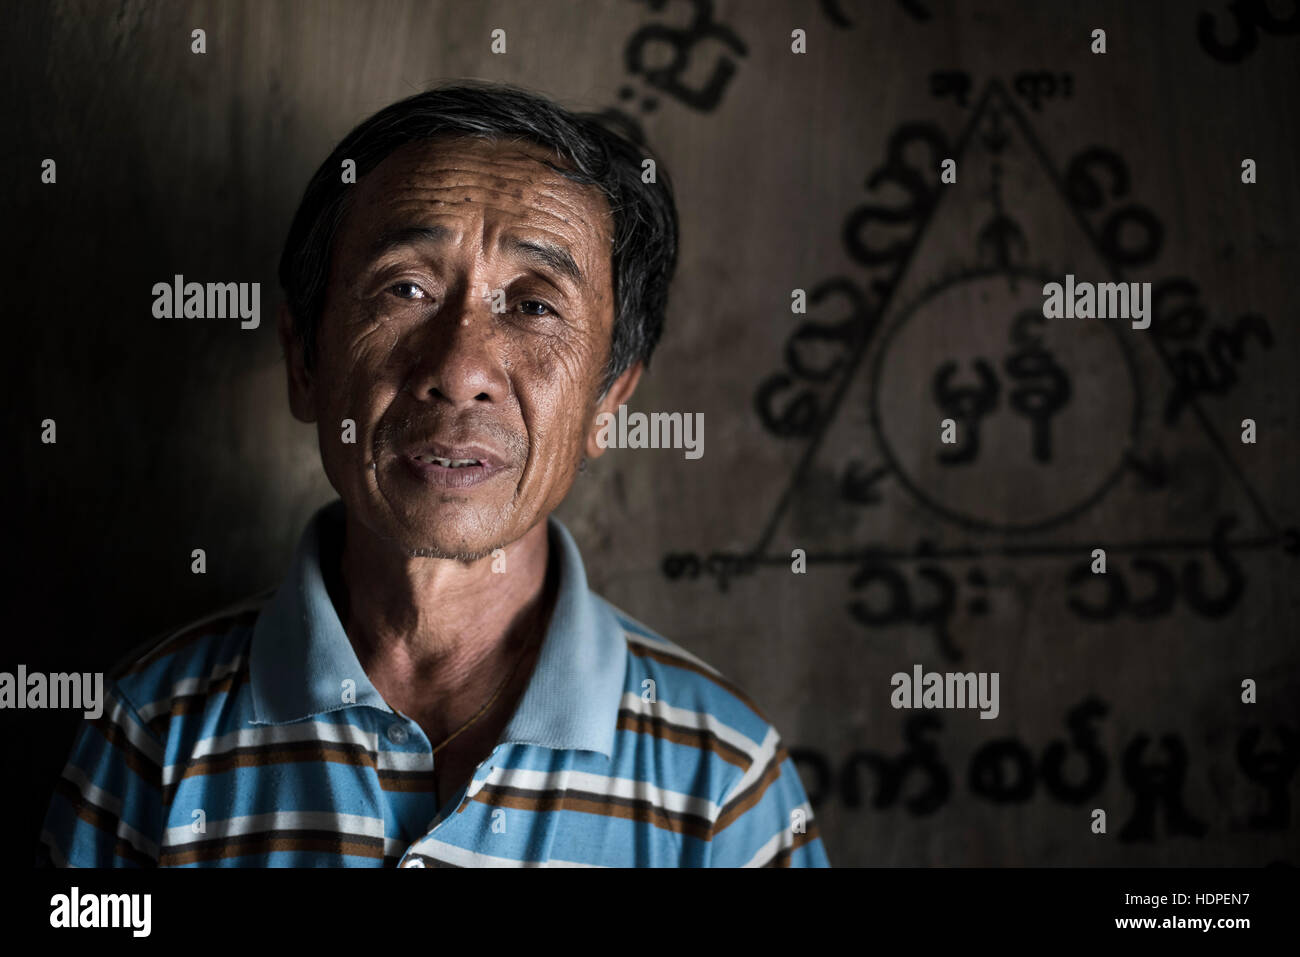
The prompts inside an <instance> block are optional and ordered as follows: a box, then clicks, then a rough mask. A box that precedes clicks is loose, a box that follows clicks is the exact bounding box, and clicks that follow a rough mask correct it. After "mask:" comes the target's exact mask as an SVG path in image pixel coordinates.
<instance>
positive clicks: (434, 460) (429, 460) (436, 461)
mask: <svg viewBox="0 0 1300 957" xmlns="http://www.w3.org/2000/svg"><path fill="white" fill-rule="evenodd" d="M412 458H413V459H415V461H417V462H424V463H426V464H428V465H441V466H442V467H443V468H445V469H463V468H466V467H468V466H472V465H482V464H483V463H482V462H481V461H480V460H479V459H444V458H441V457H440V456H437V455H424V454H417V455H413V456H412Z"/></svg>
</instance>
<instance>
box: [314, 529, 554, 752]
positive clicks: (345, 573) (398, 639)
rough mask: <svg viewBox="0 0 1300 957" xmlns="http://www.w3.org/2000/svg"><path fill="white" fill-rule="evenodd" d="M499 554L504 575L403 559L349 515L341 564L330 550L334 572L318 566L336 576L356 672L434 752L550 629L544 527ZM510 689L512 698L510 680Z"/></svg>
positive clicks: (485, 565)
mask: <svg viewBox="0 0 1300 957" xmlns="http://www.w3.org/2000/svg"><path fill="white" fill-rule="evenodd" d="M504 551H505V565H504V567H505V568H506V569H507V571H506V572H504V573H499V572H494V571H493V570H492V569H493V565H494V561H495V560H494V559H493V557H492V556H487V557H485V558H482V559H480V560H478V561H476V562H460V561H455V560H452V559H437V558H412V557H410V556H408V555H405V554H403V553H401V552H400V551H397V550H396V549H394V548H393V547H392V545H391V544H390V543H387V542H384V541H381V540H378V539H376V537H375V536H374V535H373V534H372V533H371V532H370V531H369V530H368V529H366V528H365V527H364V526H362V525H361V524H360V523H359V522H356V521H355V520H354V519H353V517H352V516H351V515H350V514H349V515H348V516H347V519H346V526H345V529H344V531H343V541H342V543H341V554H340V551H339V550H337V545H336V550H334V551H333V552H332V554H333V555H335V556H338V558H337V564H334V562H333V561H330V562H327V564H328V565H330V566H332V568H333V569H334V570H335V571H336V575H335V577H334V580H333V582H332V583H331V584H330V592H331V598H332V599H333V600H334V603H335V607H336V609H337V610H338V612H339V618H340V620H341V621H342V622H343V627H344V630H345V631H346V633H347V635H348V638H349V639H350V640H351V642H352V646H353V648H354V649H355V650H356V654H357V659H358V661H359V662H360V663H361V667H362V669H363V670H364V671H365V672H366V675H367V677H368V678H369V679H370V681H371V683H372V684H373V685H374V686H375V688H376V690H378V691H379V693H380V694H381V695H383V697H384V699H385V700H386V701H387V702H388V704H389V705H390V706H391V707H393V708H395V709H397V710H398V711H401V712H403V713H405V714H408V715H410V716H411V717H412V718H414V719H415V720H416V721H418V722H419V723H420V724H421V725H422V726H423V727H424V728H425V731H426V733H428V734H429V736H430V739H431V742H432V743H433V744H434V745H437V744H438V743H439V742H440V741H441V739H442V738H445V737H446V736H447V735H449V734H451V733H452V732H453V731H455V730H456V729H457V728H458V727H460V725H461V724H462V723H463V722H464V721H466V720H467V719H469V718H470V717H471V716H472V715H474V714H475V713H476V712H477V711H478V709H479V708H481V707H482V706H483V704H484V703H485V702H486V701H487V700H488V699H489V698H490V697H491V695H492V693H493V691H494V690H495V689H497V688H498V686H499V685H500V684H501V682H502V681H503V680H504V679H505V678H506V677H507V675H509V674H510V672H511V669H512V667H513V666H515V665H516V663H517V662H518V661H519V660H520V657H521V655H522V654H523V653H525V652H528V654H529V657H531V656H532V653H533V652H535V650H536V646H537V645H538V644H539V643H540V641H541V638H542V634H543V633H544V631H545V629H546V626H547V623H548V622H549V619H550V611H551V605H552V604H553V602H554V598H555V592H556V588H555V585H556V578H557V575H556V574H555V572H556V571H557V569H551V572H552V574H551V575H549V576H548V574H547V572H548V566H550V565H552V564H553V563H552V562H551V561H550V556H549V542H548V538H547V522H546V521H545V520H542V521H540V522H538V523H537V524H536V525H535V526H534V527H533V528H532V529H530V530H529V531H528V532H527V533H525V534H524V535H523V536H522V537H521V538H519V539H518V540H516V541H514V542H512V543H511V544H509V545H506V546H504ZM327 553H328V550H327ZM496 564H497V567H501V565H500V563H499V562H496ZM327 574H328V573H327ZM548 585H549V587H548ZM516 678H518V675H516ZM511 684H512V685H514V686H516V687H515V688H513V689H507V690H512V692H513V694H514V695H515V696H517V694H518V692H519V690H521V689H520V688H519V687H518V685H519V682H518V680H515V681H512V682H511ZM505 697H509V696H508V695H507V696H505ZM512 700H513V699H512ZM485 717H486V716H485ZM499 722H500V717H499V716H498V721H495V722H494V723H499Z"/></svg>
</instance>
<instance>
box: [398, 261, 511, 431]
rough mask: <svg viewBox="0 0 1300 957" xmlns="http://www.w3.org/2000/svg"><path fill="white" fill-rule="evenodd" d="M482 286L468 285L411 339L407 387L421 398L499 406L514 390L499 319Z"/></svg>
mask: <svg viewBox="0 0 1300 957" xmlns="http://www.w3.org/2000/svg"><path fill="white" fill-rule="evenodd" d="M481 293H482V286H481V284H480V286H479V287H477V288H475V287H473V286H471V285H470V284H468V283H466V284H465V285H464V286H463V287H462V288H460V289H459V290H458V291H457V292H455V293H454V294H453V295H450V296H449V297H448V298H447V300H446V301H445V302H444V303H443V306H442V308H440V309H439V310H438V311H437V312H436V313H435V314H434V315H433V316H431V317H430V318H429V319H428V320H427V321H426V322H425V323H424V324H423V325H422V327H421V328H420V329H418V330H416V331H415V332H414V333H413V336H412V340H413V341H412V342H411V343H410V347H411V349H412V350H413V354H414V366H413V372H412V375H411V379H410V383H409V386H408V388H409V389H410V391H411V392H412V393H413V394H414V395H415V397H416V398H417V399H420V400H422V401H425V400H437V399H442V400H445V401H448V402H451V403H453V404H455V405H466V404H473V403H475V402H500V401H501V400H502V399H504V398H505V397H506V396H507V395H508V394H509V391H510V384H509V380H508V379H507V377H506V371H505V364H504V362H503V361H502V360H503V358H504V357H503V356H502V354H501V350H502V348H503V347H504V344H505V338H504V337H503V336H501V335H500V334H499V333H498V330H497V327H496V319H497V317H496V316H495V315H494V314H493V313H492V309H491V305H490V303H489V301H488V300H487V299H486V298H485V297H484V296H483V295H481Z"/></svg>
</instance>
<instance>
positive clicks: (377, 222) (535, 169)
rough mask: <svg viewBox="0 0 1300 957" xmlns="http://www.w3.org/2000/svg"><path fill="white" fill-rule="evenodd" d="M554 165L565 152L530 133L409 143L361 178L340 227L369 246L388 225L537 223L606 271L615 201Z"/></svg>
mask: <svg viewBox="0 0 1300 957" xmlns="http://www.w3.org/2000/svg"><path fill="white" fill-rule="evenodd" d="M548 164H550V165H548ZM555 166H561V167H562V166H563V163H562V160H561V159H560V157H558V156H557V155H555V153H554V152H553V151H551V150H548V149H546V148H545V147H543V146H541V145H539V144H536V143H532V142H528V141H520V140H507V139H488V138H483V137H468V136H454V137H452V136H448V137H439V138H436V139H431V140H422V141H420V142H416V143H408V144H407V145H405V146H403V147H401V148H399V149H398V150H396V151H394V152H393V153H392V154H391V155H389V156H388V157H386V158H385V159H384V160H383V161H382V162H381V163H380V164H379V165H378V166H376V167H375V168H374V169H373V170H371V171H370V172H369V173H368V174H366V175H365V176H363V177H362V178H361V180H360V181H359V182H358V183H357V185H356V187H355V190H356V192H355V193H354V194H353V195H352V196H351V202H350V203H349V206H348V211H347V213H346V215H345V217H344V221H343V225H342V229H341V233H342V234H343V235H346V236H347V242H348V245H350V246H351V245H354V244H359V245H357V246H355V247H354V248H364V246H365V244H367V243H368V242H370V241H372V240H373V239H374V238H375V237H376V236H378V235H381V234H382V233H383V232H384V231H385V230H390V229H392V228H394V227H397V228H402V227H407V226H412V225H435V224H441V225H450V226H452V227H453V228H456V229H459V230H461V231H465V230H472V229H475V228H479V227H481V228H482V229H483V230H484V231H485V232H487V233H496V234H500V233H501V232H503V231H510V232H513V233H519V232H530V231H532V232H537V233H541V234H545V235H546V236H547V237H548V238H550V239H553V240H558V241H560V242H562V243H563V244H564V245H565V246H567V247H568V248H569V249H570V251H571V252H572V254H573V256H574V258H575V259H578V260H579V264H580V265H582V266H583V267H584V268H583V273H584V275H588V276H598V275H601V274H602V273H603V272H604V273H607V272H608V269H609V265H608V260H609V255H610V251H611V247H612V243H613V217H612V214H611V212H610V208H609V203H608V201H607V200H606V199H605V196H604V194H603V193H602V192H601V191H600V190H599V189H598V188H597V187H596V186H593V185H587V184H584V183H577V182H574V181H573V180H571V179H568V178H566V177H565V176H564V175H563V174H562V173H561V172H559V171H558V170H557V169H555V168H554V167H555ZM339 238H340V239H342V236H340V237H339ZM479 239H480V236H478V235H463V236H461V241H462V242H466V241H468V242H478V241H479ZM583 260H585V262H584V261H583ZM602 263H603V264H604V265H603V266H602V265H601V264H602Z"/></svg>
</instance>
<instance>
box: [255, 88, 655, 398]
mask: <svg viewBox="0 0 1300 957" xmlns="http://www.w3.org/2000/svg"><path fill="white" fill-rule="evenodd" d="M616 126H617V124H616V123H614V122H611V121H609V120H608V119H607V118H606V117H605V115H604V114H597V113H575V112H570V111H569V110H566V109H564V108H563V107H561V106H559V105H558V104H556V103H554V102H553V101H551V100H549V99H547V98H545V97H543V96H539V95H537V94H535V93H531V92H529V91H527V90H522V89H519V88H518V87H513V86H507V85H503V84H491V83H477V82H469V81H462V82H457V83H454V84H450V85H445V86H439V87H435V88H434V89H431V90H426V91H425V92H423V93H417V94H416V95H415V96H411V97H407V98H406V99H404V100H400V101H399V102H397V103H394V104H392V105H391V106H387V107H385V108H384V109H382V110H380V111H379V112H378V113H376V114H375V115H374V116H371V117H370V118H369V119H367V120H365V121H364V122H362V123H361V124H360V125H359V126H357V127H356V128H355V129H354V130H352V132H351V133H349V134H348V135H347V136H346V137H344V138H343V141H342V142H340V143H339V145H338V146H336V147H335V148H334V152H332V153H331V154H330V155H329V158H328V159H326V160H325V162H324V163H322V164H321V166H320V168H319V169H318V170H317V171H316V174H315V175H314V176H312V178H311V181H310V182H309V183H308V184H307V189H306V191H305V192H304V194H303V198H302V202H301V203H300V204H299V205H298V211H297V212H296V213H295V214H294V217H293V223H292V225H291V226H290V227H289V235H288V238H287V239H286V240H285V244H284V252H283V253H282V254H281V256H280V285H281V286H282V287H283V288H284V293H285V298H286V300H287V302H288V306H289V311H290V312H291V313H292V315H293V323H294V331H295V334H296V335H297V336H298V338H299V340H300V341H301V342H302V345H303V352H304V355H305V361H306V363H307V365H308V368H310V367H311V364H312V362H313V359H314V356H315V350H316V339H317V327H318V325H319V323H320V318H321V312H322V310H323V309H324V305H325V287H326V283H327V282H328V279H329V270H330V259H331V255H332V250H333V244H334V236H335V233H336V231H337V230H338V226H339V224H340V223H341V222H342V220H343V215H344V213H345V211H346V209H347V197H348V191H349V189H351V188H353V187H352V186H350V184H345V183H344V182H343V181H342V166H343V161H344V160H347V159H350V160H353V161H354V162H355V163H356V176H357V180H358V181H359V180H360V178H361V177H362V176H364V175H365V174H366V173H368V172H370V171H371V170H373V169H374V168H375V167H376V166H378V165H379V164H380V163H381V162H383V160H384V159H385V158H387V157H388V156H389V155H390V154H392V153H393V152H395V151H396V150H397V149H399V148H400V147H402V146H405V145H406V144H408V143H413V142H418V141H422V140H428V139H432V138H434V137H439V136H454V135H464V136H482V137H486V138H490V139H496V138H502V139H518V138H522V139H525V140H528V141H531V142H533V143H536V144H538V145H541V146H543V147H545V148H547V149H551V150H554V151H555V152H556V154H557V155H558V157H559V158H560V160H561V161H562V163H563V164H564V165H563V166H554V165H553V166H552V168H553V169H555V170H556V172H558V173H561V174H563V175H564V176H566V177H567V178H568V179H571V180H573V181H575V182H578V183H582V184H584V185H590V186H595V187H597V188H599V189H600V191H601V192H602V193H603V194H604V196H605V198H606V199H607V200H608V202H609V207H610V210H611V212H612V214H613V219H614V237H613V239H614V241H613V250H612V261H611V267H612V273H613V285H614V329H613V334H612V336H611V342H610V352H609V358H608V361H607V363H606V366H605V372H604V380H603V382H602V385H601V391H602V393H603V392H604V391H605V390H607V389H608V388H609V386H610V385H611V384H612V383H613V381H614V380H615V379H617V378H618V376H619V375H621V374H622V373H623V372H624V371H625V370H626V369H627V368H628V367H629V366H631V365H632V363H634V362H636V361H637V360H641V361H642V362H643V363H645V364H647V365H648V364H649V361H650V356H651V354H652V353H653V352H654V349H655V346H656V345H657V344H658V342H659V337H660V335H661V333H662V331H663V324H664V313H665V311H666V309H667V305H668V285H669V283H670V281H671V280H672V276H673V270H674V268H675V267H676V264H677V209H676V205H675V202H674V198H673V188H672V182H671V180H670V179H669V177H668V173H667V170H665V169H664V167H663V164H662V163H661V162H660V161H659V159H658V157H657V156H655V154H654V153H653V152H651V151H650V149H649V148H648V147H646V146H645V145H644V144H640V143H637V142H634V141H633V140H632V139H631V138H630V136H628V135H625V134H624V133H623V132H621V131H620V130H619V129H617V128H616ZM646 159H653V160H654V163H655V177H654V178H655V182H653V183H645V182H643V181H642V163H643V161H644V160H646ZM565 167H567V168H565Z"/></svg>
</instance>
